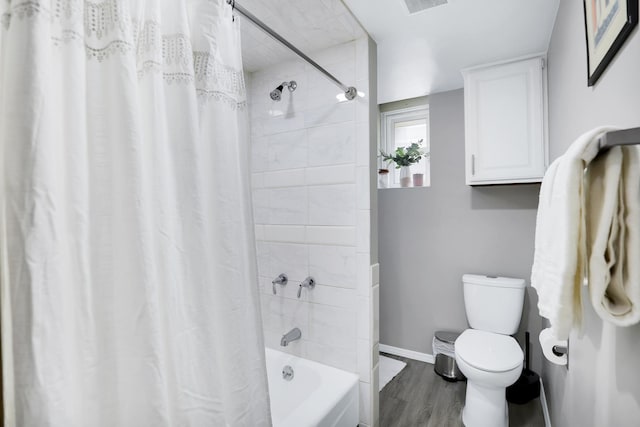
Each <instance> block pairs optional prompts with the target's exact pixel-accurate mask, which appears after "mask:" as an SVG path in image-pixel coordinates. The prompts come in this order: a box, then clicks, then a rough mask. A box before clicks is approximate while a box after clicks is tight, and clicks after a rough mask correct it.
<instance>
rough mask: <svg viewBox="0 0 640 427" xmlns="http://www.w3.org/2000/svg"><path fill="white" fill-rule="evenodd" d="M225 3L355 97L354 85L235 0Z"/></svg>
mask: <svg viewBox="0 0 640 427" xmlns="http://www.w3.org/2000/svg"><path fill="white" fill-rule="evenodd" d="M227 4H229V5H231V8H232V9H233V10H237V11H238V12H239V13H240V14H241V15H242V16H244V17H245V18H247V19H248V20H249V21H251V22H252V23H254V24H255V25H256V26H258V27H259V28H260V29H261V30H263V31H264V32H265V33H267V34H269V35H270V36H271V37H273V38H274V39H276V40H277V41H279V42H280V43H282V44H283V45H285V46H286V47H288V48H289V49H291V50H292V51H293V52H294V53H295V54H296V55H298V56H299V57H300V58H302V59H304V60H305V61H307V62H308V63H309V64H311V65H313V66H314V67H315V68H316V69H317V70H318V71H320V72H321V73H322V74H324V75H325V76H326V77H327V78H328V79H329V80H331V81H332V82H334V83H335V84H336V85H338V87H340V89H342V90H343V91H344V96H345V97H346V98H347V99H348V100H349V101H351V100H352V99H355V97H356V96H357V95H358V91H357V90H356V88H355V87H353V86H347V85H345V84H344V83H342V82H341V81H340V80H338V79H337V78H335V77H334V76H333V74H331V73H330V72H328V71H327V70H325V69H324V68H323V67H322V66H320V65H319V64H318V63H317V62H316V61H314V60H313V59H311V58H309V57H308V56H307V55H305V54H304V52H302V51H301V50H300V49H298V48H297V47H295V46H294V45H292V44H291V43H289V41H287V40H286V39H285V38H284V37H282V36H281V35H280V34H278V33H276V32H275V31H273V30H272V29H271V28H270V27H268V26H267V25H266V24H265V23H264V22H262V21H261V20H259V19H258V18H256V17H255V15H253V14H252V13H251V12H249V11H248V10H247V9H245V8H244V7H242V6H240V5H239V4H238V3H237V2H236V1H235V0H227Z"/></svg>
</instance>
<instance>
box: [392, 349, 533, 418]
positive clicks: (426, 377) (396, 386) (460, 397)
mask: <svg viewBox="0 0 640 427" xmlns="http://www.w3.org/2000/svg"><path fill="white" fill-rule="evenodd" d="M384 355H385V356H387V357H391V358H394V359H398V360H402V361H403V362H405V363H406V364H407V366H406V367H405V368H404V369H403V370H402V371H401V372H400V374H398V375H397V376H396V377H395V378H394V379H393V380H391V382H389V384H387V385H386V386H385V388H384V389H382V391H381V392H380V427H463V424H462V419H461V416H460V412H461V410H462V407H463V406H464V398H465V390H466V385H467V383H466V382H464V381H460V382H448V381H445V380H443V379H442V378H441V377H440V376H438V375H437V374H436V373H435V372H433V365H431V364H428V363H423V362H418V361H416V360H411V359H406V358H404V357H399V356H394V355H391V354H386V353H385V354H384ZM509 427H544V418H543V415H542V407H541V405H540V400H539V399H535V400H533V401H531V402H529V403H527V404H525V405H515V404H512V403H510V404H509Z"/></svg>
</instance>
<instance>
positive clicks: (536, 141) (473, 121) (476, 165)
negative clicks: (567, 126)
mask: <svg viewBox="0 0 640 427" xmlns="http://www.w3.org/2000/svg"><path fill="white" fill-rule="evenodd" d="M544 73H545V69H544V59H543V58H542V57H541V56H538V57H533V58H527V59H522V60H516V61H511V62H504V63H499V64H492V65H489V66H481V67H474V68H470V69H466V70H463V71H462V74H463V76H464V110H465V153H466V182H467V185H487V184H514V183H526V182H540V181H542V177H543V176H544V172H545V170H546V168H547V165H548V148H547V146H548V144H547V131H546V99H547V96H546V79H545V78H544Z"/></svg>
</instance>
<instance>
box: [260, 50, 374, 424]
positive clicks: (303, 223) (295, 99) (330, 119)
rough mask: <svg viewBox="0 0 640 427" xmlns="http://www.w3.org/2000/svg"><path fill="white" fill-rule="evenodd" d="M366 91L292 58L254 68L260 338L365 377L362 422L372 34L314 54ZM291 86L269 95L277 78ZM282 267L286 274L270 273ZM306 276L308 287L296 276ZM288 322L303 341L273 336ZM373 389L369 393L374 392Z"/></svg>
mask: <svg viewBox="0 0 640 427" xmlns="http://www.w3.org/2000/svg"><path fill="white" fill-rule="evenodd" d="M310 56H311V57H312V58H314V60H316V61H317V62H318V63H320V64H322V66H323V67H325V68H327V69H328V70H329V71H330V72H331V73H333V74H334V75H335V76H336V77H337V78H338V79H340V80H341V81H343V82H344V83H345V84H347V85H355V86H356V87H357V88H358V89H361V92H363V93H362V95H363V96H361V97H358V98H357V99H356V100H354V101H351V102H342V103H340V102H338V100H337V99H336V95H337V94H338V93H340V89H339V88H337V87H336V86H335V85H334V84H333V83H331V82H330V81H329V80H327V79H326V77H324V76H323V75H322V74H320V73H319V72H318V71H316V70H315V69H314V68H312V67H311V66H310V65H308V64H306V63H304V62H302V61H298V60H292V61H289V62H286V63H281V64H278V65H275V66H271V67H268V68H266V69H262V70H260V71H256V72H253V73H251V74H250V75H249V76H248V79H249V85H248V86H249V105H250V117H251V142H252V160H251V161H252V188H253V205H254V219H255V223H256V247H257V251H258V270H259V276H260V279H259V280H260V286H261V290H262V292H261V303H262V315H263V327H264V335H265V342H266V345H267V346H268V347H272V348H275V349H277V350H281V351H285V352H288V353H292V354H296V355H299V356H302V357H305V358H308V359H312V360H315V361H318V362H321V363H325V364H327V365H331V366H334V367H337V368H340V369H344V370H347V371H350V372H354V373H357V374H359V375H360V398H361V402H360V413H361V425H362V426H374V425H377V416H376V412H377V410H376V404H375V403H374V402H377V400H376V398H377V346H378V340H379V338H378V328H377V324H376V321H375V319H374V318H377V316H374V313H377V311H376V310H375V307H376V306H377V305H378V299H377V298H378V297H377V296H378V295H379V293H378V292H377V289H379V288H378V287H377V284H378V278H377V277H378V273H377V266H373V267H372V266H371V256H370V253H371V248H370V237H369V234H370V214H371V203H370V197H369V157H370V152H369V150H370V144H369V142H370V134H369V120H370V117H369V115H370V108H369V97H368V94H367V93H366V91H367V88H368V87H369V84H368V63H369V61H368V40H367V38H364V37H363V38H361V39H358V40H356V41H354V42H349V43H346V44H341V45H338V46H336V47H333V48H330V49H327V50H323V51H320V52H315V53H313V54H312V55H310ZM290 80H296V82H297V84H298V87H297V89H296V90H295V91H294V92H293V93H289V91H288V90H286V89H285V91H284V93H283V95H282V100H281V101H280V102H274V101H272V100H271V99H270V98H269V92H270V91H272V90H273V89H274V88H275V87H276V86H278V85H279V84H280V83H281V82H283V81H290ZM280 273H286V274H287V275H288V276H289V284H288V285H287V286H285V287H281V286H277V294H276V295H273V293H272V285H271V281H272V280H273V279H274V278H275V277H277V276H278V275H279V274H280ZM307 276H312V277H314V279H315V280H316V283H317V285H316V287H315V288H314V289H313V290H308V289H303V290H302V295H301V298H300V299H298V298H297V295H296V294H297V291H298V285H299V283H300V282H302V281H303V280H304V279H305V278H306V277H307ZM294 327H299V328H300V329H301V330H302V339H301V340H299V341H295V342H293V343H291V344H290V345H289V346H287V347H281V346H280V338H281V336H282V335H283V334H284V333H285V332H287V331H289V330H290V329H292V328H294ZM374 388H375V390H376V391H375V392H374Z"/></svg>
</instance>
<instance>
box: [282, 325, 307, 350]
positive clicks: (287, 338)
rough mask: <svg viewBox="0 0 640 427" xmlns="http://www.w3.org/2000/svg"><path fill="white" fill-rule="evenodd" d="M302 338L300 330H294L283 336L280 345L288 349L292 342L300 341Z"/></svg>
mask: <svg viewBox="0 0 640 427" xmlns="http://www.w3.org/2000/svg"><path fill="white" fill-rule="evenodd" d="M301 337H302V332H300V329H298V328H293V329H292V330H290V331H289V332H287V333H286V334H284V335H283V336H282V339H281V340H280V345H281V346H283V347H286V346H288V345H289V343H290V342H291V341H295V340H299V339H300V338H301Z"/></svg>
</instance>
